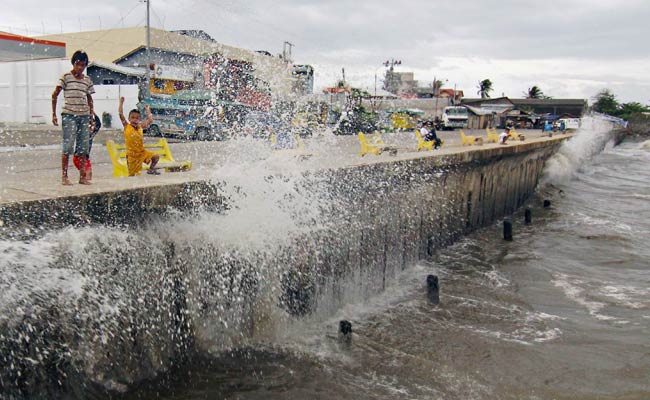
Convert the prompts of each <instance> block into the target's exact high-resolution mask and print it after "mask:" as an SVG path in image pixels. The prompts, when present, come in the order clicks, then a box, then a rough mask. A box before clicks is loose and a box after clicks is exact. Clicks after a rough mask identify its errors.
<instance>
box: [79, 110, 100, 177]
mask: <svg viewBox="0 0 650 400" xmlns="http://www.w3.org/2000/svg"><path fill="white" fill-rule="evenodd" d="M93 116H94V120H95V125H94V127H91V128H90V134H89V136H88V155H87V157H86V178H87V179H88V181H89V182H90V181H92V180H93V166H92V164H91V163H90V152H91V151H92V150H93V139H94V138H95V136H97V132H99V130H100V129H101V128H102V121H100V119H99V117H98V116H97V114H93ZM72 163H73V164H74V166H75V167H76V168H77V169H78V170H80V171H81V159H80V157H79V156H78V155H76V154H75V156H74V157H72Z"/></svg>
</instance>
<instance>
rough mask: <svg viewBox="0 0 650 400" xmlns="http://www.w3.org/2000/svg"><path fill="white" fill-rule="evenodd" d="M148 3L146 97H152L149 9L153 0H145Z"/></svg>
mask: <svg viewBox="0 0 650 400" xmlns="http://www.w3.org/2000/svg"><path fill="white" fill-rule="evenodd" d="M144 2H145V3H147V65H146V68H145V70H146V71H147V75H146V76H147V84H146V89H145V94H146V97H151V89H150V87H151V25H150V20H149V9H150V3H151V0H144Z"/></svg>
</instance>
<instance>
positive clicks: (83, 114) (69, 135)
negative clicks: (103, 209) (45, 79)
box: [52, 50, 95, 186]
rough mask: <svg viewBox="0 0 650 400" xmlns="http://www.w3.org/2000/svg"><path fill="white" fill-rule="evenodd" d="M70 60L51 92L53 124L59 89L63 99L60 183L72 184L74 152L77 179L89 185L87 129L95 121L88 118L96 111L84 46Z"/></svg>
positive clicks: (55, 120)
mask: <svg viewBox="0 0 650 400" xmlns="http://www.w3.org/2000/svg"><path fill="white" fill-rule="evenodd" d="M70 61H71V62H72V71H70V72H67V73H65V74H63V76H62V77H61V79H59V83H58V85H57V86H56V88H55V89H54V93H52V124H54V126H58V125H59V122H58V120H57V118H56V101H57V98H58V97H59V93H61V91H63V97H64V100H65V103H64V105H63V110H62V111H61V125H62V126H63V146H62V148H63V153H62V155H61V172H62V175H61V183H62V184H63V185H66V186H67V185H72V183H70V180H69V179H68V163H69V160H70V156H71V155H72V154H73V153H74V155H76V156H77V157H79V164H80V169H79V183H80V184H82V185H90V180H89V179H88V176H87V172H86V162H87V160H88V151H89V149H88V145H89V143H88V141H89V135H90V129H93V128H94V124H95V120H94V118H90V116H91V115H95V114H94V113H95V112H94V110H93V98H92V94H93V93H95V88H94V87H93V82H92V81H91V80H90V78H89V77H88V76H86V75H84V74H83V72H84V70H85V69H86V67H87V66H88V55H87V54H86V53H85V52H84V51H83V50H77V51H75V53H74V54H73V55H72V59H71V60H70Z"/></svg>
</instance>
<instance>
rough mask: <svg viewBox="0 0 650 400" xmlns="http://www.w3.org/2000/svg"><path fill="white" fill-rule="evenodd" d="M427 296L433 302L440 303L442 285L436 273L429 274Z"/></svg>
mask: <svg viewBox="0 0 650 400" xmlns="http://www.w3.org/2000/svg"><path fill="white" fill-rule="evenodd" d="M427 296H428V297H429V301H430V302H431V303H432V304H439V303H440V285H439V283H438V277H437V276H435V275H427Z"/></svg>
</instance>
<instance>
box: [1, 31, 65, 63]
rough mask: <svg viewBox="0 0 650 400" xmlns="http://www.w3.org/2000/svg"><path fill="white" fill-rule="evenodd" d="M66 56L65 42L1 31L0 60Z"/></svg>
mask: <svg viewBox="0 0 650 400" xmlns="http://www.w3.org/2000/svg"><path fill="white" fill-rule="evenodd" d="M64 57H65V43H62V42H55V41H52V40H41V39H34V38H31V37H27V36H21V35H15V34H13V33H7V32H0V62H6V61H25V60H38V59H44V58H64Z"/></svg>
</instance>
